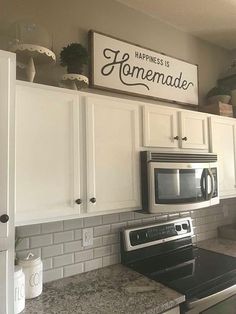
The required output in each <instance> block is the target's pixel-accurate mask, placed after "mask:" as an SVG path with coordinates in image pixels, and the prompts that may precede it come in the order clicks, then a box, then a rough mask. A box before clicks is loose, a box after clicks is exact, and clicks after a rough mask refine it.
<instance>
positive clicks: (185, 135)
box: [143, 105, 208, 150]
mask: <svg viewBox="0 0 236 314" xmlns="http://www.w3.org/2000/svg"><path fill="white" fill-rule="evenodd" d="M143 139H144V146H146V147H158V148H176V149H178V148H181V149H194V150H208V128H207V115H206V114H202V113H198V112H194V111H188V110H178V109H174V108H166V107H161V106H153V105H145V106H144V108H143Z"/></svg>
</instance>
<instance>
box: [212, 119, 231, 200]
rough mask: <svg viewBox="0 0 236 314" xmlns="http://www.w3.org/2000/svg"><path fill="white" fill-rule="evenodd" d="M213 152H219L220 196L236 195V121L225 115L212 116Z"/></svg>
mask: <svg viewBox="0 0 236 314" xmlns="http://www.w3.org/2000/svg"><path fill="white" fill-rule="evenodd" d="M210 138H211V141H210V143H211V145H210V146H211V152H214V153H217V155H218V164H219V189H220V191H219V192H220V197H221V198H222V197H230V196H235V195H236V142H235V141H236V122H235V120H234V119H231V118H225V117H217V116H212V117H210Z"/></svg>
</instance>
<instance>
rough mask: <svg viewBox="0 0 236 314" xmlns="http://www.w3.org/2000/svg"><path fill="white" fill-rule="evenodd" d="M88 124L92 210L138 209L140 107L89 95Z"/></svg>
mask: <svg viewBox="0 0 236 314" xmlns="http://www.w3.org/2000/svg"><path fill="white" fill-rule="evenodd" d="M86 125H87V126H86V143H87V145H86V146H87V193H88V195H87V197H88V211H89V212H95V211H104V210H105V211H109V210H118V209H125V208H138V206H140V196H139V194H140V193H139V180H140V179H139V127H138V125H139V108H138V106H135V105H134V104H130V103H129V102H128V101H120V100H116V99H112V98H106V97H97V96H96V97H87V98H86Z"/></svg>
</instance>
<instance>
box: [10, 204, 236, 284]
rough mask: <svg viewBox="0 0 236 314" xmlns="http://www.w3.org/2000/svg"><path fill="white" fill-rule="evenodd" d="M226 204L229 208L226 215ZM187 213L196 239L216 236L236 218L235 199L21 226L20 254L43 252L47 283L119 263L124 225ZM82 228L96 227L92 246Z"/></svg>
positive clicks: (20, 255) (19, 230) (180, 215)
mask: <svg viewBox="0 0 236 314" xmlns="http://www.w3.org/2000/svg"><path fill="white" fill-rule="evenodd" d="M223 207H224V209H225V208H227V215H225V216H224V211H223ZM187 216H191V217H192V221H193V226H194V233H195V236H194V237H193V242H197V241H202V240H206V239H209V238H214V237H216V236H217V227H218V226H220V225H224V224H228V223H232V222H233V221H236V199H227V200H223V201H221V204H220V205H217V206H214V207H209V208H205V209H200V210H196V211H186V212H182V213H171V214H169V215H167V214H165V215H148V214H142V213H134V212H123V213H120V214H108V215H104V216H95V217H88V218H83V219H82V218H81V219H74V220H67V221H63V222H62V221H59V222H53V223H45V224H38V225H33V226H22V227H18V228H17V230H16V233H17V236H19V237H21V238H22V241H21V242H20V244H19V246H18V247H17V256H19V257H24V256H26V255H27V254H28V253H29V252H30V251H32V252H33V253H34V254H36V255H40V256H41V258H42V260H43V265H44V282H48V281H52V280H56V279H60V278H63V277H67V276H72V275H75V274H79V273H82V272H85V271H89V270H92V269H96V268H100V267H105V266H108V265H112V264H117V263H120V240H119V239H120V235H119V233H120V230H121V229H122V228H123V227H126V226H135V225H139V224H141V223H152V222H157V223H159V222H163V221H166V220H169V219H176V218H179V217H187ZM83 228H93V234H94V239H93V245H91V246H88V247H83V243H82V230H83Z"/></svg>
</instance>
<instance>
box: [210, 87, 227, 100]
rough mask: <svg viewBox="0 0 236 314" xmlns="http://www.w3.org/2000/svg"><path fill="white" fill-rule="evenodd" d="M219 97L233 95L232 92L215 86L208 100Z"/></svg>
mask: <svg viewBox="0 0 236 314" xmlns="http://www.w3.org/2000/svg"><path fill="white" fill-rule="evenodd" d="M218 95H229V96H230V95H231V93H230V90H229V89H227V88H224V87H219V86H215V87H213V88H212V89H211V90H210V91H209V92H208V93H207V96H206V97H207V98H209V97H212V96H218Z"/></svg>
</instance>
